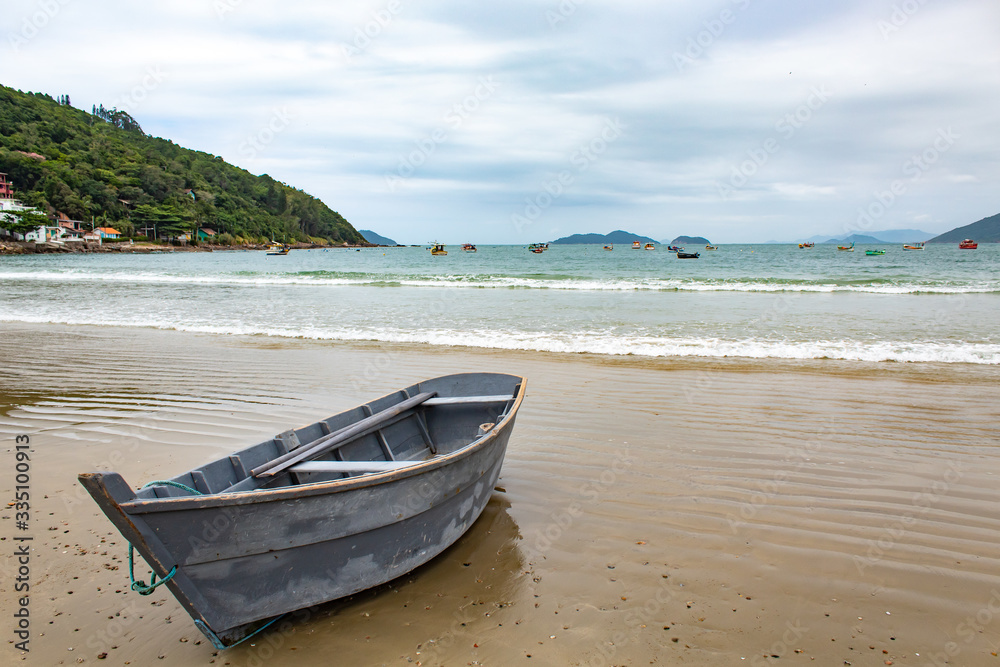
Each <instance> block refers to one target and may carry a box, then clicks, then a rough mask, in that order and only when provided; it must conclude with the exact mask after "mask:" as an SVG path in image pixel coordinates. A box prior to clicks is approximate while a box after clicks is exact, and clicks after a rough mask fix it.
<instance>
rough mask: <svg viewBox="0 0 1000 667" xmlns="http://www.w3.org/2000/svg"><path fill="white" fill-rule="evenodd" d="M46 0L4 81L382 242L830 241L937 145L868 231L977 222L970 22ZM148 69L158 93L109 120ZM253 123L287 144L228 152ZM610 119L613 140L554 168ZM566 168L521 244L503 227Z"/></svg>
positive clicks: (982, 66) (19, 17) (568, 0)
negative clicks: (947, 136) (214, 160)
mask: <svg viewBox="0 0 1000 667" xmlns="http://www.w3.org/2000/svg"><path fill="white" fill-rule="evenodd" d="M54 1H55V2H56V4H57V5H58V10H57V11H56V12H55V14H54V15H53V16H51V17H48V18H47V19H46V21H45V25H44V26H42V27H40V28H38V29H37V30H35V33H36V34H35V35H34V36H33V37H32V38H31V39H28V40H26V41H24V43H20V44H16V45H15V44H14V42H12V41H11V40H12V39H13V37H17V36H19V35H21V34H22V32H23V30H24V26H25V25H26V24H25V21H28V22H29V24H30V22H31V20H32V17H33V16H35V15H36V14H37V12H38V11H39V7H40V5H39V3H38V2H37V0H35V1H25V0H12V1H11V2H9V3H7V5H6V6H5V19H4V21H5V23H4V24H3V26H2V29H0V35H7V37H8V40H7V41H8V46H7V47H6V48H7V51H6V52H5V54H4V55H5V57H4V62H5V63H6V64H7V68H6V69H5V77H6V80H5V81H4V82H3V83H5V84H6V85H12V86H14V87H17V88H21V89H24V90H34V91H44V92H48V93H50V94H53V95H57V94H62V93H69V94H70V95H71V97H72V99H73V101H74V104H75V105H76V106H78V107H80V108H84V109H89V108H90V106H91V105H92V104H105V105H106V106H109V105H112V104H114V103H115V101H116V100H119V101H120V100H131V102H133V103H134V105H133V106H134V109H133V110H132V111H131V113H133V115H134V116H135V117H136V118H137V119H138V120H139V121H140V123H141V124H142V126H143V128H144V129H145V130H146V131H147V132H150V133H152V134H155V135H161V136H164V137H167V138H170V139H172V140H173V141H175V142H177V143H179V144H181V145H184V146H187V147H190V148H195V149H198V150H203V151H207V152H211V153H215V154H219V155H222V156H223V157H224V158H226V159H227V160H229V161H232V162H234V163H236V164H238V165H240V166H242V167H244V168H246V169H248V170H250V171H252V172H254V173H263V172H267V173H269V174H271V175H272V176H273V177H275V178H278V179H280V180H282V181H284V182H287V183H289V184H292V185H294V186H296V187H301V188H303V189H305V190H307V191H309V192H311V193H313V194H315V195H317V196H319V197H321V198H322V199H324V201H326V202H327V203H328V204H329V205H330V206H331V207H332V208H334V209H336V210H338V211H340V212H341V213H342V214H344V215H345V216H346V217H347V218H348V219H349V220H351V221H352V222H353V223H355V225H356V226H358V227H362V228H368V229H375V230H376V231H378V232H379V233H382V234H385V235H387V236H391V237H393V238H396V239H397V240H400V241H403V242H414V243H420V242H424V241H426V238H431V237H436V238H440V239H441V240H445V241H460V240H467V239H469V238H472V236H476V237H477V238H475V239H473V240H476V241H477V242H480V243H487V242H500V243H504V242H508V243H521V242H526V241H528V240H539V239H545V238H546V234H547V232H548V231H549V230H552V229H556V228H558V229H560V230H562V231H563V232H567V233H568V232H569V230H574V231H575V230H581V231H598V230H605V227H606V228H607V229H606V230H605V231H610V230H611V229H614V228H619V227H622V228H626V229H631V230H633V231H636V232H639V233H643V234H648V235H650V236H653V237H656V238H668V237H672V236H674V235H676V233H680V231H681V230H679V229H678V227H677V226H678V225H683V227H684V230H683V231H684V232H685V233H700V234H704V235H705V236H708V237H710V238H712V239H713V240H718V241H723V242H725V241H760V240H764V239H768V238H778V237H788V238H799V237H806V236H810V235H812V234H821V233H827V232H830V233H832V232H836V231H838V230H839V229H840V228H841V227H842V226H843V224H844V222H845V220H849V219H851V218H852V217H853V216H854V215H856V210H857V208H858V207H860V206H864V205H866V204H867V203H868V202H869V201H870V199H871V197H872V194H873V193H875V192H878V191H879V190H880V189H884V188H886V187H888V186H889V184H891V183H892V181H893V180H894V179H899V178H904V177H906V175H905V174H904V169H905V165H906V164H907V160H910V159H912V158H913V157H914V156H919V155H920V154H921V153H922V152H923V151H925V150H928V146H933V142H934V138H935V136H936V133H937V132H938V131H939V130H941V129H942V128H945V129H947V128H952V129H953V131H954V132H956V133H957V134H958V135H960V137H961V138H960V139H959V140H957V141H956V142H955V143H954V146H953V147H951V148H950V149H949V150H948V151H947V152H946V153H942V154H941V155H939V156H938V157H939V159H937V160H936V161H935V163H934V165H932V166H931V168H928V169H926V170H923V171H922V172H921V173H920V187H919V188H917V187H912V188H909V189H908V191H907V194H906V195H905V205H903V206H897V207H894V208H893V210H891V211H889V212H888V213H887V219H886V220H883V221H882V222H884V223H885V225H886V226H897V227H903V226H907V225H908V224H910V223H913V222H914V221H916V220H917V219H918V217H919V218H920V219H922V220H923V221H926V220H937V221H941V222H940V223H938V224H939V225H940V228H936V229H929V230H927V231H943V229H944V227H947V226H948V225H952V224H957V223H961V222H963V221H969V222H971V221H974V220H978V219H980V218H982V217H984V216H986V215H991V214H993V213H996V210H995V209H996V208H997V203H996V200H995V196H994V195H993V193H992V191H991V189H990V187H989V184H991V183H996V182H997V181H998V176H1000V164H998V163H997V161H996V159H995V156H996V155H997V154H998V152H1000V132H998V131H997V130H998V127H997V124H998V120H997V116H996V113H995V109H997V108H1000V47H998V46H997V44H998V42H997V40H996V29H995V26H996V25H997V24H998V19H1000V9H998V6H997V5H996V3H995V2H993V1H987V0H958V1H956V2H951V3H922V4H920V3H910V4H909V5H906V6H907V7H910V6H911V5H913V6H914V7H917V9H916V10H915V11H911V12H910V13H906V12H903V13H900V12H901V11H902V10H900V7H902V5H901V4H900V3H894V2H889V1H885V0H880V1H879V2H875V3H870V2H865V3H862V2H860V1H852V2H847V3H829V4H828V5H823V6H820V7H817V6H815V5H813V4H803V3H795V2H792V1H791V0H785V1H783V2H772V3H763V2H756V1H753V0H732V1H730V0H720V1H718V2H715V3H710V4H705V3H700V2H694V1H693V0H689V1H682V2H673V3H662V2H653V1H652V0H650V1H633V2H610V0H608V1H602V0H586V1H583V0H561V1H556V0H550V1H546V0H518V1H515V2H510V3H502V4H497V3H494V4H488V3H487V4H471V5H470V4H465V5H455V4H454V3H445V2H421V3H411V2H408V1H407V0H369V1H367V2H360V3H347V4H341V3H331V4H328V5H327V4H315V3H307V2H302V1H300V0H287V1H286V2H283V3H281V4H280V5H275V4H269V3H261V2H254V1H252V0H213V1H211V2H205V1H198V2H196V1H194V0H185V1H181V2H176V3H170V4H169V5H162V6H156V5H143V4H135V3H125V2H111V3H106V4H104V5H102V7H101V9H100V10H99V11H95V10H94V8H93V7H91V6H90V5H88V4H86V3H82V2H76V1H75V0H61V1H59V0H54ZM887 26H888V27H887ZM12 36H13V37H12ZM15 46H17V48H15ZM678 54H680V55H681V56H682V57H681V58H680V59H678ZM149 68H158V71H160V72H162V73H163V77H162V81H161V82H159V83H158V84H157V85H156V86H155V87H153V88H152V89H149V90H146V91H144V93H143V94H142V99H141V100H136V99H135V96H134V95H133V97H131V98H130V97H129V96H130V95H132V92H133V91H134V90H135V89H136V87H137V86H141V85H142V82H143V79H144V77H146V76H147V73H148V71H149ZM484 80H489V81H492V82H493V83H494V84H495V85H493V86H492V88H493V89H492V90H490V91H489V92H485V91H484V89H483V83H482V82H483V81H484ZM817 90H824V91H827V92H828V94H827V95H826V99H824V100H823V101H822V102H821V103H817V98H816V91H817ZM477 91H478V92H477ZM277 113H282V114H288V116H289V118H290V120H289V122H288V123H287V126H285V127H283V128H282V130H281V132H280V133H276V134H275V136H273V137H271V138H270V140H269V141H268V142H267V143H266V145H264V146H262V147H261V149H260V150H253V151H248V150H246V147H247V145H248V144H247V142H248V139H253V138H254V137H260V136H266V135H267V133H268V128H269V123H270V122H271V119H272V118H273V117H274V115H275V114H277ZM609 121H613V122H619V123H620V124H621V126H622V128H623V129H622V132H621V134H620V136H618V137H616V138H615V140H614V141H613V142H610V143H608V144H607V145H606V146H605V147H604V150H602V151H601V152H600V154H599V155H598V156H596V158H595V159H593V160H588V161H587V163H586V165H585V167H583V168H581V166H580V165H579V164H574V162H573V160H574V156H578V155H579V152H580V150H581V147H585V146H587V145H588V144H589V143H590V142H592V141H594V140H595V137H599V136H600V133H601V131H602V128H603V127H604V126H605V124H606V123H608V122H609ZM762 151H763V152H762ZM734 170H735V171H734ZM567 171H568V172H569V173H570V174H571V176H572V179H571V181H572V182H571V183H570V184H569V185H567V186H566V187H565V188H564V190H563V191H562V192H561V193H560V195H559V196H558V197H557V198H556V199H555V200H554V201H553V202H552V203H551V205H549V206H548V207H547V208H546V209H545V211H544V212H543V213H541V214H540V215H539V216H538V218H537V219H536V220H535V221H533V224H532V226H531V227H530V228H527V229H524V228H522V229H518V228H517V227H516V226H515V225H513V224H511V216H512V215H514V214H516V213H517V212H518V211H519V210H521V209H523V208H524V206H525V205H526V204H525V201H526V200H527V201H531V200H532V198H533V197H536V196H537V195H538V193H539V192H540V191H542V190H543V189H544V186H545V184H546V183H548V182H551V179H552V178H554V177H557V176H558V175H559V174H560V173H562V172H567ZM751 172H752V173H751ZM404 173H405V174H406V175H405V176H404ZM393 175H395V177H396V178H397V179H399V180H400V181H401V182H395V181H393V180H392V177H393ZM744 177H745V178H744ZM393 184H394V185H395V187H393ZM720 186H722V187H721V188H720ZM725 188H729V190H730V192H729V193H728V196H723V194H724V193H722V194H720V193H721V192H722V191H723V190H724V189H725ZM425 237H426V238H425Z"/></svg>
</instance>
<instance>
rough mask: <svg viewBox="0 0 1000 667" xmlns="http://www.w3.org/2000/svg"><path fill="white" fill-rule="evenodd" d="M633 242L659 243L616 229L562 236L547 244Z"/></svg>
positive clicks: (628, 243)
mask: <svg viewBox="0 0 1000 667" xmlns="http://www.w3.org/2000/svg"><path fill="white" fill-rule="evenodd" d="M635 241H638V242H639V243H641V244H643V245H645V244H646V243H659V241H657V240H655V239H651V238H649V237H648V236H640V235H638V234H633V233H632V232H626V231H624V230H621V229H617V230H615V231H613V232H611V233H610V234H573V235H572V236H564V237H563V238H561V239H556V240H555V241H549V243H551V244H553V245H613V244H615V243H618V244H620V245H632V243H634V242H635Z"/></svg>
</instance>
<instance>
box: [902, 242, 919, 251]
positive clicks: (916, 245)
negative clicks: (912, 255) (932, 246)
mask: <svg viewBox="0 0 1000 667" xmlns="http://www.w3.org/2000/svg"><path fill="white" fill-rule="evenodd" d="M923 249H924V244H923V242H920V243H904V244H903V250H923Z"/></svg>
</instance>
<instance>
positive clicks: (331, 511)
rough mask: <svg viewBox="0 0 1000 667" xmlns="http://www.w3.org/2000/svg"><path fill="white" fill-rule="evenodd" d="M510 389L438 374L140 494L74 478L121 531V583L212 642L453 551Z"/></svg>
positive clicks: (515, 401)
mask: <svg viewBox="0 0 1000 667" xmlns="http://www.w3.org/2000/svg"><path fill="white" fill-rule="evenodd" d="M524 395H525V380H524V378H522V377H520V376H516V375H507V374H500V373H463V374H458V375H448V376H444V377H438V378H433V379H430V380H425V381H423V382H419V383H417V384H414V385H411V386H409V387H406V388H405V389H401V390H399V391H396V392H394V393H392V394H388V395H386V396H383V397H382V398H379V399H377V400H374V401H371V402H369V403H367V404H365V405H362V406H360V407H357V408H354V409H352V410H348V411H346V412H341V413H339V414H336V415H334V416H332V417H330V418H328V419H324V420H322V421H319V422H316V423H315V424H312V425H309V426H305V427H303V428H299V429H294V430H288V431H285V432H283V433H280V434H278V435H276V436H275V437H274V438H272V439H269V440H265V441H264V442H261V443H259V444H256V445H253V446H251V447H247V448H246V449H242V450H240V451H238V452H236V453H234V454H230V455H228V456H223V457H221V458H219V459H217V460H215V461H212V462H210V463H207V464H205V465H203V466H200V467H198V468H195V469H194V470H190V471H188V472H185V473H183V474H181V475H177V476H175V477H172V478H170V479H168V480H159V481H153V482H149V483H148V484H146V486H144V487H142V488H141V489H140V490H138V491H133V489H132V487H130V486H129V485H128V484H127V483H126V482H125V480H124V479H122V477H121V475H119V474H118V473H116V472H88V473H84V474H81V475H80V476H79V480H80V483H81V484H82V485H83V486H84V487H85V488H86V489H87V491H89V492H90V495H91V496H93V498H94V500H95V501H97V504H98V506H100V508H101V510H103V511H104V513H105V514H106V515H107V517H108V519H110V520H111V522H112V523H113V524H114V525H115V527H116V528H118V530H119V531H120V532H121V534H122V536H124V537H125V539H126V540H127V541H128V542H129V545H130V546H129V574H130V578H132V580H133V583H132V586H131V587H132V589H133V590H135V591H137V592H139V593H140V594H143V595H145V594H149V593H152V592H153V589H155V588H156V587H157V586H160V585H165V586H166V588H168V589H169V590H170V592H171V593H173V595H174V597H176V598H177V601H178V602H180V604H181V606H182V607H183V608H184V610H185V611H186V612H187V613H188V614H190V615H191V617H192V619H193V620H194V624H195V625H196V626H197V627H198V629H199V630H201V631H202V632H203V633H204V634H205V635H206V636H207V637H208V638H209V639H210V640H211V642H212V644H213V645H215V646H216V647H217V648H220V649H221V648H226V647H229V646H233V645H235V644H237V643H239V642H241V641H243V640H245V639H248V638H250V637H252V636H253V635H254V634H256V633H257V632H260V631H262V630H264V629H265V628H266V627H267V626H268V625H270V624H271V623H273V622H274V621H276V620H277V619H278V618H280V617H281V616H282V615H284V614H286V613H288V612H292V611H296V610H298V609H303V608H305V607H309V606H312V605H315V604H320V603H323V602H327V601H329V600H335V599H338V598H342V597H345V596H348V595H352V594H354V593H357V592H359V591H363V590H367V589H369V588H372V587H374V586H378V585H381V584H383V583H385V582H387V581H391V580H392V579H395V578H396V577H399V576H401V575H403V574H406V573H408V572H410V571H412V570H413V569H415V568H417V567H419V566H420V565H423V564H424V563H426V562H428V561H429V560H431V559H432V558H434V557H435V556H437V555H438V554H439V553H441V552H442V551H444V550H445V549H447V548H448V547H449V546H451V545H452V544H453V543H454V542H455V541H456V540H458V539H459V538H460V537H461V536H462V535H463V534H464V533H465V531H466V530H467V529H468V528H469V527H470V526H471V525H472V524H473V523H474V522H475V521H476V519H477V518H478V517H479V515H480V514H481V513H482V511H483V509H484V507H485V506H486V503H487V501H488V500H489V498H490V495H491V494H492V492H493V487H494V485H495V484H496V481H497V477H498V475H499V474H500V467H501V465H502V464H503V458H504V453H505V451H506V449H507V441H508V440H509V438H510V434H511V431H512V430H513V426H514V419H515V417H516V415H517V410H518V408H519V407H520V405H521V402H522V400H523V399H524ZM133 548H134V550H135V551H136V552H138V554H139V555H140V556H141V557H142V558H143V559H145V561H146V562H147V563H148V564H149V565H150V567H151V569H152V570H153V576H152V577H151V578H150V584H149V585H148V586H147V585H146V583H145V582H144V581H141V580H140V581H135V578H134V575H133V554H132V549H133ZM157 577H159V580H158V581H156V578H157Z"/></svg>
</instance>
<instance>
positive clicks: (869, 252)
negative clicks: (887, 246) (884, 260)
mask: <svg viewBox="0 0 1000 667" xmlns="http://www.w3.org/2000/svg"><path fill="white" fill-rule="evenodd" d="M865 254H866V255H884V254H885V250H883V249H882V248H876V249H874V250H865Z"/></svg>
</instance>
